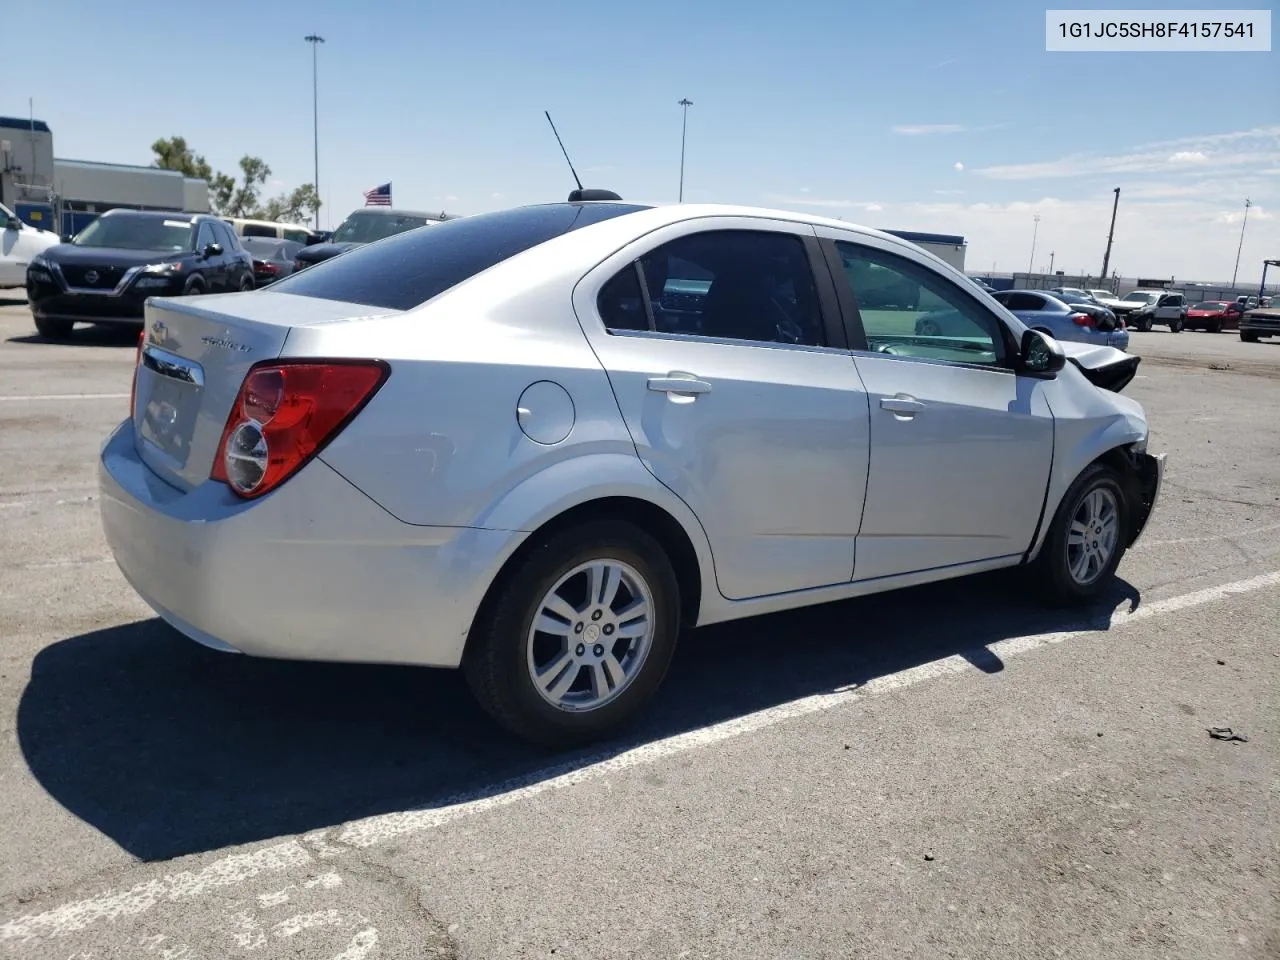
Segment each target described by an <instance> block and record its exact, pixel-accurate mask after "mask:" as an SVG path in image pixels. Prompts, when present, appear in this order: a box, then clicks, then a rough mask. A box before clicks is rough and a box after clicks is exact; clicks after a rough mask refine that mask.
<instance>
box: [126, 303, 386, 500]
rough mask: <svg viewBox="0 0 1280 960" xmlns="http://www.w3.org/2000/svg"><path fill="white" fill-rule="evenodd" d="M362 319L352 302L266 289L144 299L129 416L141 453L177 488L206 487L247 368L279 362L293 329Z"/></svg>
mask: <svg viewBox="0 0 1280 960" xmlns="http://www.w3.org/2000/svg"><path fill="white" fill-rule="evenodd" d="M366 315H368V308H367V307H361V306H359V305H356V304H351V303H339V302H335V301H331V300H316V299H312V298H304V297H297V296H291V295H289V294H282V293H272V292H270V291H267V290H260V291H254V292H251V293H230V294H221V295H214V296H203V297H155V298H152V299H151V300H149V301H147V305H146V311H145V316H146V326H145V333H144V340H143V349H142V359H141V362H140V363H139V364H138V370H137V377H138V379H137V385H136V388H135V389H136V402H135V408H134V416H133V426H134V434H135V440H134V442H135V444H136V446H137V450H138V455H139V456H140V457H141V458H142V460H143V462H144V463H146V464H147V466H148V467H150V468H151V470H152V471H153V472H155V473H156V474H157V475H158V476H160V477H161V478H162V479H164V480H165V481H166V482H168V483H170V484H172V485H173V486H175V487H177V488H179V489H180V490H184V491H185V490H190V489H191V488H193V487H195V486H198V485H199V484H201V483H203V482H204V481H205V480H207V479H208V478H209V471H210V468H211V467H212V465H213V458H214V455H215V453H216V452H217V448H218V443H219V441H220V440H221V439H222V431H223V428H224V427H225V426H226V422H227V415H228V414H229V413H230V412H231V406H232V404H233V403H234V402H235V399H236V395H237V394H238V393H239V392H240V385H241V383H242V382H243V381H244V378H245V374H246V373H248V371H249V368H250V367H252V366H253V365H254V364H255V363H259V362H261V361H263V360H272V359H275V358H276V357H279V356H280V355H281V353H282V352H283V350H284V345H285V341H286V340H287V339H288V336H289V332H290V330H292V329H293V328H295V327H303V326H313V325H315V324H323V323H332V322H335V321H341V320H348V319H354V318H356V317H360V316H366Z"/></svg>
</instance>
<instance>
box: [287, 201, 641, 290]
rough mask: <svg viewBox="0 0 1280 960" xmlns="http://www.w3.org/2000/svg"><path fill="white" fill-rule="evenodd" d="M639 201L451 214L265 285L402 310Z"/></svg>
mask: <svg viewBox="0 0 1280 960" xmlns="http://www.w3.org/2000/svg"><path fill="white" fill-rule="evenodd" d="M643 209H645V208H644V207H642V206H637V205H634V204H624V203H599V202H595V203H582V204H577V203H552V204H545V205H541V206H532V207H517V208H515V209H513V210H503V211H500V212H498V213H483V214H478V215H476V216H474V217H459V218H458V219H456V220H446V221H444V222H443V223H438V224H436V225H435V226H432V227H428V228H427V229H425V230H413V231H410V232H408V233H402V234H399V235H397V236H394V237H389V238H387V239H386V240H382V241H379V242H378V243H371V244H369V245H368V246H365V247H357V248H355V249H354V250H352V251H350V252H349V253H344V254H342V255H340V256H337V257H334V258H332V259H330V260H326V261H324V262H323V263H319V264H316V265H315V266H314V267H308V268H307V269H306V270H304V271H302V272H301V273H297V274H294V275H292V276H290V277H286V278H285V279H284V280H280V281H278V282H277V283H274V284H272V286H271V289H272V290H273V291H275V292H278V293H292V294H294V295H296V296H300V297H316V298H317V299H321V300H341V301H345V302H347V303H359V304H364V305H366V306H370V307H379V308H381V309H384V310H410V309H412V308H413V307H416V306H418V305H419V304H421V303H426V302H427V301H428V300H430V299H431V298H432V297H435V296H438V295H439V294H441V293H443V292H444V291H446V290H448V289H449V288H450V287H454V286H457V285H458V284H459V283H462V281H464V280H467V279H469V278H471V277H474V276H475V275H476V274H478V273H481V272H483V271H485V270H488V269H489V268H490V267H492V266H494V265H495V264H498V263H501V262H502V261H503V260H506V259H508V258H509V257H514V256H515V255H516V254H518V253H523V252H524V251H525V250H529V249H531V248H533V247H536V246H537V245H538V244H540V243H546V242H547V241H548V240H552V239H554V238H556V237H558V236H561V235H562V234H565V233H568V232H569V231H571V230H577V229H579V228H581V227H586V226H589V225H591V224H593V223H599V222H601V221H603V220H611V219H612V218H614V217H618V216H622V215H623V214H625V213H632V212H634V211H636V210H643Z"/></svg>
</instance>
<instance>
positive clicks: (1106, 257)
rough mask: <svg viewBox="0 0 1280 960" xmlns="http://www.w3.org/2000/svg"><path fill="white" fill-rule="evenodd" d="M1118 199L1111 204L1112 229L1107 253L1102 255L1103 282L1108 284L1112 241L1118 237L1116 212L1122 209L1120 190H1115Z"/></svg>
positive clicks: (1109, 234) (1108, 235)
mask: <svg viewBox="0 0 1280 960" xmlns="http://www.w3.org/2000/svg"><path fill="white" fill-rule="evenodd" d="M1115 194H1116V199H1115V201H1114V202H1113V203H1112V204H1111V229H1110V230H1108V231H1107V252H1106V253H1104V254H1103V255H1102V282H1103V283H1106V282H1107V267H1109V266H1110V265H1111V241H1112V240H1114V239H1115V236H1116V211H1117V210H1119V209H1120V188H1119V187H1116V189H1115Z"/></svg>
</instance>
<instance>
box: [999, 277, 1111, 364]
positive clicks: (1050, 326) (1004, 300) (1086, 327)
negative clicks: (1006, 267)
mask: <svg viewBox="0 0 1280 960" xmlns="http://www.w3.org/2000/svg"><path fill="white" fill-rule="evenodd" d="M992 297H994V298H995V300H996V301H997V302H998V303H1000V304H1002V305H1003V306H1005V307H1006V308H1007V309H1008V310H1009V312H1010V313H1012V314H1013V315H1014V316H1015V317H1017V318H1018V319H1019V320H1021V321H1022V322H1023V323H1025V324H1026V325H1027V326H1028V327H1030V328H1031V329H1032V330H1039V331H1041V332H1042V333H1047V334H1049V336H1051V337H1053V338H1054V339H1055V340H1068V341H1075V342H1077V343H1092V344H1097V345H1099V346H1106V347H1115V348H1116V349H1117V350H1128V349H1129V331H1128V330H1126V329H1125V328H1124V327H1123V326H1122V325H1121V324H1120V323H1119V321H1117V320H1116V318H1115V317H1114V315H1112V314H1111V311H1109V310H1107V309H1106V308H1105V307H1099V306H1097V305H1076V304H1069V303H1066V302H1065V301H1063V300H1062V299H1060V298H1059V297H1056V296H1054V295H1053V294H1051V293H1048V292H1047V291H1044V290H1001V291H999V292H998V293H993V294H992ZM1086 306H1092V309H1091V310H1086V309H1085V307H1086ZM1097 311H1105V314H1106V315H1105V316H1099V315H1098V313H1097Z"/></svg>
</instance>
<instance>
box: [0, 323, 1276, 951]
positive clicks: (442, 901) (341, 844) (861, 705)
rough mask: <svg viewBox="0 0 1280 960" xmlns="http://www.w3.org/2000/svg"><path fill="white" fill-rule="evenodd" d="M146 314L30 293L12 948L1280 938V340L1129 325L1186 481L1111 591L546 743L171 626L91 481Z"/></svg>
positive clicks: (742, 946)
mask: <svg viewBox="0 0 1280 960" xmlns="http://www.w3.org/2000/svg"><path fill="white" fill-rule="evenodd" d="M135 340H136V335H130V334H129V333H127V332H126V333H124V334H120V335H112V334H110V333H102V332H96V331H91V330H90V331H81V332H78V333H77V334H76V336H75V338H74V342H72V343H67V344H51V343H45V342H43V341H41V340H40V339H39V338H38V337H36V336H35V334H34V330H33V328H32V326H31V322H30V314H29V313H28V311H27V309H26V307H25V304H23V303H21V302H20V301H19V302H9V303H8V304H7V305H6V302H5V301H4V300H3V299H0V598H2V599H0V728H2V732H3V738H2V740H0V810H3V811H5V815H4V817H3V818H2V819H0V823H2V824H3V826H2V827H0V956H2V957H13V958H22V960H27V958H41V960H45V958H76V960H108V958H136V957H153V956H154V957H156V958H163V960H198V958H237V957H253V958H262V960H274V958H283V957H303V958H317V960H374V958H395V960H411V958H418V957H424V958H426V957H453V956H459V957H475V958H495V960H497V958H508V957H511V958H514V957H521V958H523V957H553V956H554V957H556V958H557V960H559V958H578V957H583V958H603V957H609V958H614V957H636V958H659V957H671V958H682V957H715V958H721V957H724V958H730V957H731V958H735V960H737V958H741V960H752V958H776V957H780V956H784V957H793V956H794V957H806V958H827V957H830V958H850V957H866V958H880V957H885V958H895V960H896V958H903V957H922V958H925V957H927V958H942V957H948V958H950V957H956V958H959V957H968V958H974V960H978V958H981V960H988V958H1003V957H1018V958H1037V960H1038V958H1081V960H1084V958H1089V960H1096V958H1100V957H1105V958H1122V957H1123V958H1127V957H1135V958H1157V957H1159V958H1188V960H1191V958H1194V960H1210V958H1233V960H1234V958H1258V960H1262V958H1268V960H1274V958H1275V957H1277V956H1280V828H1278V827H1277V825H1278V824H1280V791H1278V790H1277V784H1278V783H1280V748H1278V747H1277V741H1278V739H1280V684H1278V683H1277V680H1278V679H1280V640H1278V639H1277V631H1276V625H1277V624H1280V430H1277V425H1276V415H1277V412H1278V411H1280V343H1273V342H1263V343H1258V344H1242V343H1240V342H1239V340H1238V338H1237V337H1236V336H1235V335H1234V334H1217V335H1215V334H1204V333H1182V334H1176V335H1175V334H1171V333H1169V332H1167V331H1163V330H1159V329H1158V330H1155V331H1152V332H1150V333H1136V334H1134V337H1133V343H1132V349H1133V351H1134V352H1136V353H1138V354H1140V355H1142V356H1143V358H1144V362H1143V364H1142V366H1141V368H1140V370H1139V378H1138V379H1137V380H1135V381H1134V383H1133V384H1132V385H1131V386H1130V387H1129V388H1127V390H1126V392H1127V393H1129V394H1131V395H1132V396H1134V397H1136V398H1137V399H1139V400H1140V401H1141V402H1142V403H1143V404H1144V405H1145V406H1146V409H1147V411H1148V415H1149V416H1150V418H1151V421H1152V424H1153V432H1152V447H1153V448H1154V449H1160V450H1165V451H1167V452H1168V453H1169V464H1168V473H1167V477H1166V482H1165V488H1164V492H1163V494H1162V501H1161V503H1160V505H1159V508H1158V511H1157V514H1156V516H1155V518H1154V520H1153V521H1152V524H1151V526H1150V528H1149V529H1148V531H1147V532H1146V533H1145V534H1144V537H1143V539H1142V541H1141V542H1140V544H1139V545H1138V547H1137V548H1136V549H1135V550H1134V551H1132V552H1131V553H1130V554H1129V555H1128V556H1127V557H1126V559H1125V561H1124V563H1123V564H1122V566H1121V568H1120V581H1119V583H1118V584H1117V588H1116V590H1115V593H1114V596H1113V597H1112V598H1111V599H1110V600H1109V601H1108V602H1107V603H1105V604H1102V605H1100V606H1099V608H1098V609H1096V610H1093V611H1089V612H1086V613H1083V614H1075V615H1066V616H1064V615H1062V614H1059V613H1048V612H1046V611H1044V610H1043V609H1041V608H1039V607H1037V606H1036V605H1034V604H1033V603H1031V602H1029V601H1028V600H1027V599H1025V598H1024V597H1022V596H1021V595H1020V593H1019V591H1018V587H1017V585H1016V583H1015V582H1013V581H1011V580H1010V579H1009V578H1007V577H999V576H993V577H982V578H976V579H970V580H965V581H956V582H952V583H948V584H943V585H938V586H934V587H927V588H920V589H913V590H907V591H901V592H898V593H894V594H889V595H884V596H880V597H873V598H867V599H862V600H857V601H849V602H845V603H840V604H835V605H830V606H827V607H821V608H813V609H808V610H804V611H799V612H796V613H792V614H784V615H778V616H772V617H768V618H763V619H760V620H756V621H751V622H746V623H736V624H727V625H724V626H721V627H716V628H711V629H707V630H703V631H698V632H695V633H692V634H690V635H687V636H686V637H684V638H683V642H682V646H681V650H680V652H679V654H678V655H677V659H676V662H675V664H674V665H673V667H672V670H671V673H670V675H669V677H668V680H667V683H666V685H665V686H664V688H663V690H662V692H661V694H660V696H659V698H658V701H657V702H656V704H655V705H654V708H653V709H652V710H651V711H650V714H649V716H648V717H646V719H645V721H644V723H643V724H642V726H641V727H640V728H639V729H638V730H636V731H634V733H633V735H631V736H630V737H628V739H627V740H626V741H625V742H622V743H616V744H608V745H605V746H603V747H600V748H596V749H593V750H591V751H589V752H584V753H573V754H563V753H561V754H551V753H547V752H545V751H538V750H534V749H532V748H529V747H526V746H524V745H522V744H519V743H516V742H514V741H512V740H511V739H509V738H508V737H506V736H504V735H503V734H501V733H500V732H498V731H497V730H496V729H495V728H494V727H493V726H492V725H491V724H490V723H489V722H488V721H487V720H486V719H485V718H484V717H483V716H482V715H481V714H480V712H479V710H478V709H477V708H476V707H475V706H474V705H473V703H472V702H471V700H470V697H469V695H468V694H467V692H466V690H465V688H464V685H463V683H462V681H461V678H460V677H458V676H456V675H454V674H452V673H448V672H432V671H424V670H414V669H404V668H389V667H350V666H335V665H325V664H295V663H282V662H272V661H262V660H251V659H248V658H244V657H237V656H226V655H219V654H216V653H213V652H210V651H208V650H205V649H203V648H201V647H198V646H196V645H194V644H192V643H190V642H189V641H187V640H185V639H183V638H181V637H180V636H178V635H177V634H175V633H174V632H173V631H171V630H169V629H168V628H167V627H165V626H164V625H162V624H161V623H160V622H159V621H157V620H156V619H155V618H154V617H153V616H152V615H151V613H150V611H149V610H148V608H147V607H146V606H145V605H144V604H143V603H142V602H141V601H140V600H139V599H138V598H137V597H136V596H135V595H134V593H133V592H132V591H131V589H130V588H129V587H128V586H127V584H126V583H125V582H124V580H123V579H122V578H121V576H120V574H119V573H118V571H117V570H116V568H115V566H114V564H113V563H112V561H111V559H110V556H109V554H108V552H107V549H106V546H105V543H104V542H103V538H102V535H101V531H100V527H99V521H98V504H97V502H96V488H95V480H94V477H95V464H96V454H97V450H98V445H99V443H100V442H101V440H102V439H103V438H104V437H105V435H106V434H107V432H108V431H109V430H110V429H111V428H112V427H113V426H114V425H115V424H116V423H117V422H118V421H119V420H121V419H122V418H123V417H124V416H125V415H126V412H127V407H128V393H129V380H130V366H131V363H132V360H133V355H134V350H133V347H134V343H135ZM1225 727H1229V728H1231V731H1232V735H1238V736H1239V739H1226V740H1224V739H1215V738H1214V737H1212V736H1211V735H1210V733H1209V730H1210V729H1211V728H1225Z"/></svg>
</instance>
